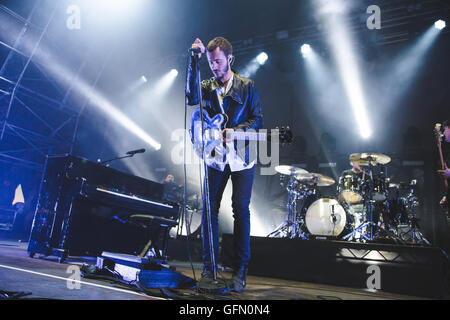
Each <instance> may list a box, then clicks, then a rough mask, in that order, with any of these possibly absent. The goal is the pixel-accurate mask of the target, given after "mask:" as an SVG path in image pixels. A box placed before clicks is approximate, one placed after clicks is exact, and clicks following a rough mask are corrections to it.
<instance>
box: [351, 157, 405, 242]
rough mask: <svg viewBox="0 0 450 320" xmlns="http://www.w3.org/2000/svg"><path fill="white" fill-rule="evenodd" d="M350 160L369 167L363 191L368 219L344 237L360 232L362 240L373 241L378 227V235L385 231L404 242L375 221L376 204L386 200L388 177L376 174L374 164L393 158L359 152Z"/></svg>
mask: <svg viewBox="0 0 450 320" xmlns="http://www.w3.org/2000/svg"><path fill="white" fill-rule="evenodd" d="M350 161H351V162H354V163H357V164H359V165H362V166H367V167H368V174H367V175H366V179H365V180H366V181H364V189H365V190H364V191H365V192H364V193H363V203H364V205H365V212H366V214H367V216H366V220H365V221H363V223H362V224H361V225H359V226H358V227H356V228H355V229H354V230H353V231H352V232H350V233H349V234H347V235H345V236H344V237H343V238H342V239H343V240H348V239H350V238H353V237H355V235H356V234H359V235H360V236H361V238H360V240H361V241H370V242H372V241H373V240H374V229H376V231H378V232H377V235H378V236H379V235H380V233H383V234H384V235H385V236H387V237H388V238H390V239H392V240H394V241H397V242H400V243H404V241H403V240H401V239H399V238H398V237H397V236H396V235H395V234H393V233H392V232H390V231H388V230H386V229H384V228H382V227H380V226H379V225H378V224H377V223H375V222H374V204H375V203H377V202H382V201H385V200H386V196H385V183H386V179H384V178H383V177H381V176H382V175H383V173H382V174H381V176H380V175H379V176H374V166H377V165H385V164H388V163H389V162H390V161H391V158H390V157H388V156H386V155H383V154H376V153H358V154H352V155H350ZM366 233H367V234H366Z"/></svg>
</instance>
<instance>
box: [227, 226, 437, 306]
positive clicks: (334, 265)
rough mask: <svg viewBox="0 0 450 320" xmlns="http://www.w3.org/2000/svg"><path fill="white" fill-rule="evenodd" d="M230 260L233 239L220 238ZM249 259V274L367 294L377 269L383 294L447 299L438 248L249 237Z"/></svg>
mask: <svg viewBox="0 0 450 320" xmlns="http://www.w3.org/2000/svg"><path fill="white" fill-rule="evenodd" d="M380 253H381V254H382V255H380ZM232 255H233V244H232V235H229V234H224V235H223V236H222V253H221V261H222V263H223V264H224V265H225V266H228V267H232ZM251 255H252V257H251V261H250V265H249V275H254V276H263V277H272V278H278V279H286V280H295V281H302V282H313V283H320V284H330V285H336V286H345V287H353V288H360V289H368V279H369V278H370V277H371V276H373V275H374V273H373V271H370V270H368V268H369V267H370V266H373V265H376V266H378V267H379V276H380V277H379V283H380V287H381V290H382V291H385V292H391V293H399V294H405V295H410V296H418V297H428V298H441V297H443V295H444V294H445V272H446V262H445V256H444V254H443V253H442V251H441V250H440V249H439V248H431V247H427V248H424V247H413V246H397V245H386V244H370V245H366V244H360V243H350V242H341V241H326V240H299V239H274V238H260V237H251ZM354 256H356V257H354ZM371 279H373V277H372V278H371ZM369 283H372V284H373V283H374V282H373V281H369Z"/></svg>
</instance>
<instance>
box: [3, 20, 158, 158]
mask: <svg viewBox="0 0 450 320" xmlns="http://www.w3.org/2000/svg"><path fill="white" fill-rule="evenodd" d="M4 23H6V21H5V22H4ZM3 30H8V28H5V29H3ZM2 37H3V38H4V39H8V42H11V43H12V42H14V37H13V35H12V34H11V33H8V32H3V33H2ZM23 45H24V48H23V52H24V53H25V54H26V55H27V56H30V57H32V60H33V61H34V62H35V63H36V64H39V65H40V66H42V68H43V69H45V70H46V71H48V72H49V74H50V75H51V76H52V77H54V78H55V79H57V80H58V81H60V82H61V83H63V84H64V85H67V86H69V87H70V86H72V88H73V90H74V91H76V92H77V93H79V94H80V95H82V96H84V97H86V98H87V99H88V101H89V102H90V105H92V106H93V107H96V108H97V109H98V110H100V111H102V112H103V113H104V114H105V115H106V116H108V117H111V118H112V119H113V120H115V121H116V122H117V123H118V124H119V125H121V126H122V127H123V128H125V129H127V130H128V131H130V132H132V133H133V134H135V135H136V136H137V137H139V138H140V139H142V140H143V141H144V142H146V143H147V144H149V145H150V146H151V147H153V148H154V149H155V150H159V149H160V148H161V144H160V143H158V142H157V141H156V140H155V139H153V138H152V137H151V136H150V135H148V134H147V133H146V132H145V131H144V130H143V129H141V128H140V127H139V126H138V125H137V124H136V123H134V122H133V121H132V120H131V119H129V118H128V117H127V116H126V115H125V114H124V113H122V112H121V111H120V110H119V109H118V108H117V107H116V106H114V105H113V104H112V103H111V102H110V101H108V100H107V99H106V98H105V97H104V96H103V95H102V94H101V93H100V92H98V91H97V90H95V89H94V88H92V86H90V85H89V84H88V83H87V82H86V81H84V80H82V79H80V78H78V79H77V81H75V82H74V81H73V79H75V78H76V77H75V74H74V73H73V72H72V71H71V70H69V69H68V68H67V67H66V66H65V65H64V64H63V63H62V62H61V61H60V59H59V58H58V57H56V56H55V55H53V54H51V52H50V50H48V48H46V47H45V46H44V44H42V43H40V45H39V47H37V46H36V39H33V38H32V37H31V38H29V39H28V40H27V41H25V40H24V41H23Z"/></svg>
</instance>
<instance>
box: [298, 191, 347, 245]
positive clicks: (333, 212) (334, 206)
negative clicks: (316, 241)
mask: <svg viewBox="0 0 450 320" xmlns="http://www.w3.org/2000/svg"><path fill="white" fill-rule="evenodd" d="M346 221H347V217H346V212H345V210H344V208H343V207H342V206H341V205H340V204H339V202H338V201H337V200H335V199H328V198H323V199H319V200H316V201H314V202H313V203H312V204H311V206H309V208H308V211H307V212H306V217H305V222H306V227H307V228H308V231H309V232H310V233H311V234H312V235H315V236H334V237H337V236H339V235H340V234H341V233H342V231H343V230H344V228H345V224H346Z"/></svg>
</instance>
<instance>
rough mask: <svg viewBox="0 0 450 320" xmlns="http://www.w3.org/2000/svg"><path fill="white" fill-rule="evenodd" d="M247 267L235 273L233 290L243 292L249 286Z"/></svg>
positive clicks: (232, 279)
mask: <svg viewBox="0 0 450 320" xmlns="http://www.w3.org/2000/svg"><path fill="white" fill-rule="evenodd" d="M247 271H248V268H247V266H243V267H240V268H238V269H236V270H234V271H233V277H232V278H231V281H232V290H233V291H236V292H242V291H243V290H244V288H245V286H246V285H247Z"/></svg>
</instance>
